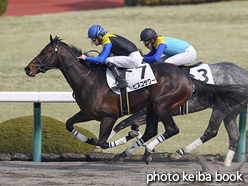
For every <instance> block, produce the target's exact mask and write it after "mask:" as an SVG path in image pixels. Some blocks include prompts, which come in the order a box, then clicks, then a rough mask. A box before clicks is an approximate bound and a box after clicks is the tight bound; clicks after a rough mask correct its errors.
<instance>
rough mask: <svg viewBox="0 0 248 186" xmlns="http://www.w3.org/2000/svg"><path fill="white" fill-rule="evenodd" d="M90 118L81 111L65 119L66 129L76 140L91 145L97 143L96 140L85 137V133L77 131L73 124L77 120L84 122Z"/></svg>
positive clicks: (77, 121)
mask: <svg viewBox="0 0 248 186" xmlns="http://www.w3.org/2000/svg"><path fill="white" fill-rule="evenodd" d="M89 120H91V119H90V118H89V117H87V116H86V115H85V114H84V113H82V112H81V111H80V112H78V113H77V114H75V115H74V116H72V117H71V118H70V119H68V120H67V121H66V129H67V130H68V131H70V132H71V133H72V134H73V135H74V136H75V137H76V138H77V139H78V140H80V141H81V142H84V143H88V144H91V145H98V141H97V139H95V138H91V139H89V138H87V137H86V136H85V135H83V134H81V133H79V132H78V131H77V130H76V129H75V128H74V127H73V125H74V124H76V123H79V122H85V121H89Z"/></svg>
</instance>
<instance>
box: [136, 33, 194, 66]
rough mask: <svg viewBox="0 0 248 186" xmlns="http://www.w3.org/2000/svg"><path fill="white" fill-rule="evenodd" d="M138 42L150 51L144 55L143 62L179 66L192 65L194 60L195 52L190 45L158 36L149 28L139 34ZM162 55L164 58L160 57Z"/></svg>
mask: <svg viewBox="0 0 248 186" xmlns="http://www.w3.org/2000/svg"><path fill="white" fill-rule="evenodd" d="M140 40H141V41H143V42H144V44H145V46H146V47H147V48H148V49H150V50H151V51H150V52H149V53H148V54H146V55H144V56H145V57H144V59H143V61H145V62H148V63H153V62H159V63H171V64H174V65H176V66H181V65H186V64H189V63H192V62H194V61H195V59H196V51H195V49H194V48H193V46H192V45H190V44H189V43H187V42H185V41H182V40H179V39H175V38H171V37H162V36H158V35H157V33H156V32H155V31H154V30H153V29H151V28H146V29H144V30H143V31H142V32H141V34H140ZM163 54H164V55H165V56H163V57H161V56H162V55H163Z"/></svg>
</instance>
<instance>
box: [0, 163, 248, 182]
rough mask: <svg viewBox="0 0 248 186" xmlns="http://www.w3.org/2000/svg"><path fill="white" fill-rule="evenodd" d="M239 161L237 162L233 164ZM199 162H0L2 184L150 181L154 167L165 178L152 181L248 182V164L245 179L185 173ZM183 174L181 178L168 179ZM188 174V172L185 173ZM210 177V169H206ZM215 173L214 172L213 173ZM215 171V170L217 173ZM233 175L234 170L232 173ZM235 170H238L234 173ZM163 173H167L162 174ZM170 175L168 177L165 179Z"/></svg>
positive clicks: (195, 171)
mask: <svg viewBox="0 0 248 186" xmlns="http://www.w3.org/2000/svg"><path fill="white" fill-rule="evenodd" d="M237 165H238V163H233V165H232V166H233V167H235V166H237ZM201 169H202V168H201V166H200V164H199V163H197V162H151V163H150V164H149V165H146V164H145V163H143V162H124V163H122V164H116V163H114V162H107V161H106V162H103V161H101V162H41V163H40V162H24V161H3V162H1V163H0V185H4V186H5V185H6V186H9V185H11V186H19V185H20V186H34V185H73V186H79V185H80V186H82V185H99V186H100V185H117V186H122V185H123V186H131V185H136V186H140V185H147V178H149V179H150V180H152V179H153V175H154V171H155V173H156V174H159V175H160V178H161V179H162V180H163V181H161V180H160V181H159V182H158V181H157V180H158V177H157V178H156V182H154V181H151V182H150V185H177V186H178V185H201V186H202V185H248V183H247V181H246V180H247V179H248V165H247V163H246V164H245V165H244V166H243V168H242V169H241V172H240V174H241V173H242V179H243V181H239V182H218V183H216V182H215V181H211V182H210V181H206V182H202V181H195V182H193V181H191V180H187V179H188V177H184V178H183V172H184V173H185V174H192V175H195V176H197V174H198V173H199V171H201ZM169 173H170V174H171V179H172V180H173V177H174V179H176V178H177V177H178V178H179V181H177V182H175V181H168V179H169V176H168V174H169ZM185 174H184V175H185ZM202 174H204V175H205V176H206V177H207V173H203V172H202ZM211 174H212V173H211ZM213 174H214V173H213ZM228 174H229V175H231V173H228ZM233 174H236V172H235V173H233ZM162 175H163V177H162ZM165 175H167V181H164V180H165ZM213 180H214V179H213Z"/></svg>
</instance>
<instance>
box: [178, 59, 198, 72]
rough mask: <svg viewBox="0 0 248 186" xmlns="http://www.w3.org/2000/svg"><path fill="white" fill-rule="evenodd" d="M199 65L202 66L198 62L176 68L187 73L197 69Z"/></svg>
mask: <svg viewBox="0 0 248 186" xmlns="http://www.w3.org/2000/svg"><path fill="white" fill-rule="evenodd" d="M201 64H202V62H201V61H199V62H197V63H195V64H192V65H181V66H177V67H179V68H181V69H182V70H183V71H186V72H188V73H189V71H190V69H191V68H195V67H198V66H200V65H201Z"/></svg>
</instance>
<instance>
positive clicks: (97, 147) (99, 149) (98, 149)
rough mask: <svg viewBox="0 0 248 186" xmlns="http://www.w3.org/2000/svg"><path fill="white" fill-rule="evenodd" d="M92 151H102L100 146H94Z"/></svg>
mask: <svg viewBox="0 0 248 186" xmlns="http://www.w3.org/2000/svg"><path fill="white" fill-rule="evenodd" d="M93 152H102V148H101V147H100V146H96V148H95V149H94V151H93Z"/></svg>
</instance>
